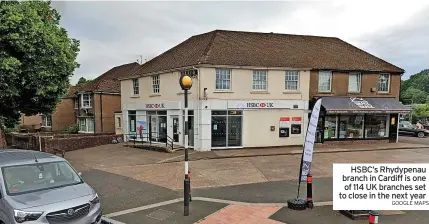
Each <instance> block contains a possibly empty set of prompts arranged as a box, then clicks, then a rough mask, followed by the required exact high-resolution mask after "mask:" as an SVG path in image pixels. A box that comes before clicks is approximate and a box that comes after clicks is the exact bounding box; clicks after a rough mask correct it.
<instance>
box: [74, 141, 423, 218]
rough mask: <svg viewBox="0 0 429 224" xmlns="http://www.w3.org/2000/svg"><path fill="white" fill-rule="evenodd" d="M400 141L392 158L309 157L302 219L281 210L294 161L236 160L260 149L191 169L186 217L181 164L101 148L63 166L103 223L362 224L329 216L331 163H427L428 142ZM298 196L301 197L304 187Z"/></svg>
mask: <svg viewBox="0 0 429 224" xmlns="http://www.w3.org/2000/svg"><path fill="white" fill-rule="evenodd" d="M401 140H403V141H404V142H403V143H401V144H402V145H401V147H392V149H390V150H388V149H385V148H383V147H384V146H382V145H372V146H371V147H372V148H370V147H369V146H362V145H361V148H360V149H354V150H349V151H346V152H341V151H336V152H331V153H316V154H314V157H313V159H314V160H313V161H314V163H313V166H312V174H313V178H314V180H313V189H314V193H313V198H314V201H315V205H316V207H315V208H314V209H313V210H306V211H291V210H289V209H287V208H285V203H286V201H287V200H288V199H291V198H294V197H295V196H296V195H297V186H298V182H297V177H298V171H299V170H298V169H299V162H300V158H301V156H300V154H293V153H289V154H284V155H278V154H272V155H264V156H242V155H243V154H245V155H251V153H253V152H252V151H260V149H252V150H246V149H245V150H243V151H244V152H237V153H236V152H232V153H231V152H230V151H231V150H225V151H224V152H221V151H215V153H218V154H219V155H222V154H223V155H226V154H229V153H231V154H232V155H238V156H232V157H228V158H216V159H199V160H194V161H191V162H190V163H189V166H190V170H191V188H192V191H191V192H192V198H193V201H192V202H191V206H190V216H183V177H184V175H183V174H184V172H183V169H184V168H183V162H182V161H175V160H174V159H173V160H168V161H165V160H166V159H169V158H173V157H175V156H177V155H170V154H168V153H162V152H155V151H147V150H139V149H133V148H128V147H121V146H120V145H106V146H100V147H95V148H89V149H83V150H77V151H73V152H70V153H68V154H67V155H66V158H67V159H69V161H70V162H71V163H72V165H73V166H74V167H75V168H76V169H77V170H78V171H81V172H82V173H83V178H84V180H85V181H86V182H88V183H89V184H90V185H91V186H93V187H94V189H95V190H96V191H97V192H98V193H99V195H100V198H101V203H102V207H103V211H104V214H105V215H106V217H107V218H109V219H112V220H116V221H118V222H117V223H127V224H134V223H135V224H140V223H203V224H210V223H220V224H222V223H258V224H264V223H267V224H270V223H273V224H274V223H287V224H294V223H304V224H305V223H334V224H336V223H338V224H340V223H341V224H343V223H345V224H347V223H351V222H353V223H364V222H365V223H368V222H367V221H351V220H349V219H348V218H346V217H345V216H343V215H341V214H339V213H338V212H337V211H333V210H332V207H331V206H332V202H331V201H332V163H348V162H356V163H360V162H362V163H364V162H367V163H375V162H385V163H419V162H420V163H423V162H424V163H427V162H428V161H429V146H428V145H429V144H427V143H429V139H428V138H425V139H418V142H417V143H409V142H406V141H407V140H408V139H407V138H401ZM410 141H412V142H415V141H416V139H410ZM390 145H393V144H390ZM413 145H414V146H415V147H412V146H413ZM423 145H426V148H423ZM405 146H406V148H403V147H405ZM353 147H354V146H353ZM343 148H346V147H343ZM347 148H352V147H347ZM363 148H365V149H366V150H363ZM267 150H268V151H269V150H273V152H274V151H275V150H279V149H275V150H274V149H267ZM237 151H240V150H237ZM191 152H192V151H191ZM270 152H271V151H270ZM182 153H183V152H182ZM229 155H230V154H229ZM182 160H183V159H182ZM160 161H164V162H160ZM301 189H303V190H302V191H301V194H302V193H305V192H303V191H305V183H304V184H302V188H301ZM427 217H429V212H428V211H402V212H401V213H399V214H398V213H393V214H389V213H387V214H386V215H382V216H381V217H380V223H389V224H399V223H403V222H411V223H417V224H419V223H427Z"/></svg>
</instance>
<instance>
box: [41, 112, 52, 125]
mask: <svg viewBox="0 0 429 224" xmlns="http://www.w3.org/2000/svg"><path fill="white" fill-rule="evenodd" d="M51 126H52V116H51V115H42V127H51Z"/></svg>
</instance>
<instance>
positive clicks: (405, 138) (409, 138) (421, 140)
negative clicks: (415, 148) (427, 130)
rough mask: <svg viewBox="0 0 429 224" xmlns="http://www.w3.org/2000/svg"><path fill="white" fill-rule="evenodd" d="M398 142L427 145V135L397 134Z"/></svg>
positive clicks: (428, 139) (428, 141)
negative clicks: (419, 136)
mask: <svg viewBox="0 0 429 224" xmlns="http://www.w3.org/2000/svg"><path fill="white" fill-rule="evenodd" d="M399 142H403V143H412V144H426V145H428V146H429V137H425V138H418V137H413V136H399Z"/></svg>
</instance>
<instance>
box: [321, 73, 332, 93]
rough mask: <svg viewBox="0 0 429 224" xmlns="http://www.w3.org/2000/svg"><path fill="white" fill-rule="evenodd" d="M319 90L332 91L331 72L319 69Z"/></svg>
mask: <svg viewBox="0 0 429 224" xmlns="http://www.w3.org/2000/svg"><path fill="white" fill-rule="evenodd" d="M318 91H319V92H331V91H332V72H329V71H319V83H318Z"/></svg>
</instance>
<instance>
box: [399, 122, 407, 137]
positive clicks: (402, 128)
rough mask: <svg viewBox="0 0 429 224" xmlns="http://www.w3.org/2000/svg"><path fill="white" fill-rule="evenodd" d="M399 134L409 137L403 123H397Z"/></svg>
mask: <svg viewBox="0 0 429 224" xmlns="http://www.w3.org/2000/svg"><path fill="white" fill-rule="evenodd" d="M399 134H400V135H409V131H408V130H407V128H405V126H404V124H403V123H399Z"/></svg>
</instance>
